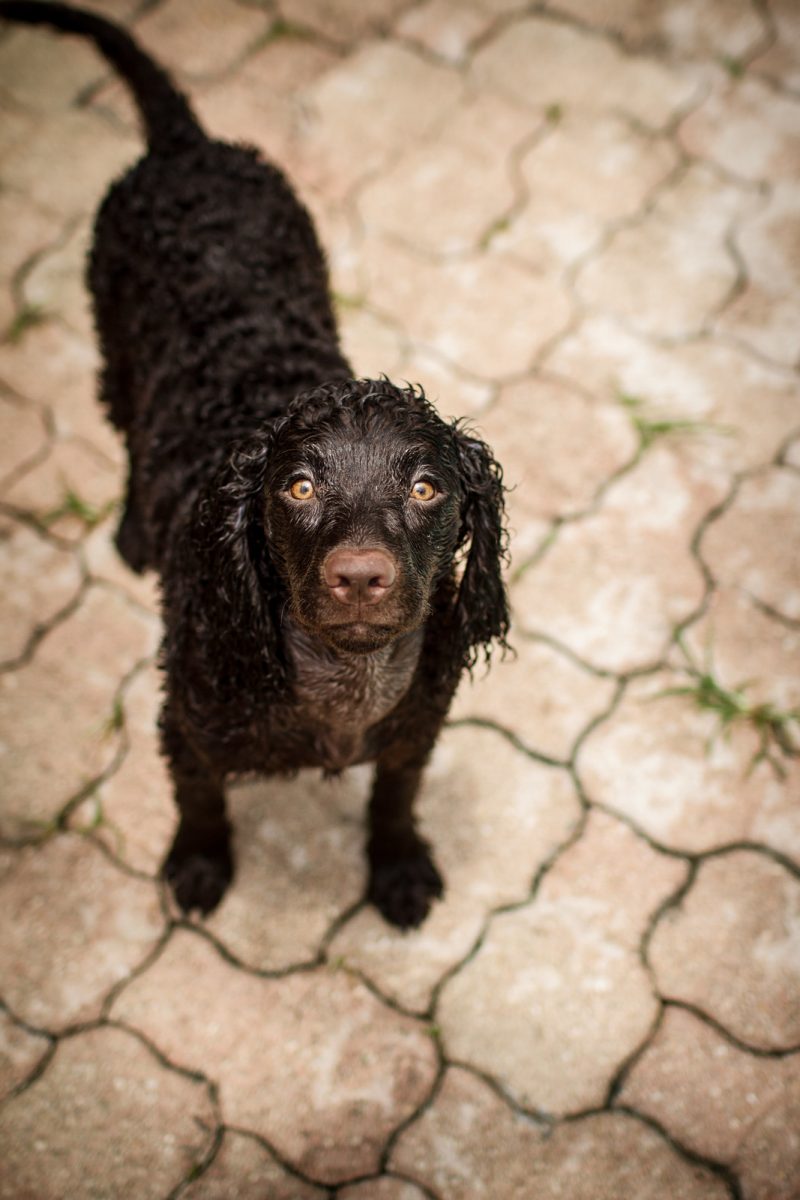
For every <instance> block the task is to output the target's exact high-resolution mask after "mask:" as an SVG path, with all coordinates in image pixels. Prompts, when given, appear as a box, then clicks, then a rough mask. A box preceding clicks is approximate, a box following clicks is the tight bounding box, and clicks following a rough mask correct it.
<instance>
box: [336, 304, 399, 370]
mask: <svg viewBox="0 0 800 1200" xmlns="http://www.w3.org/2000/svg"><path fill="white" fill-rule="evenodd" d="M339 327H340V331H341V342H342V349H343V350H344V352H345V355H346V356H347V359H348V361H349V362H350V363H351V365H352V367H353V370H354V371H355V373H356V375H358V376H365V377H367V378H372V379H374V378H376V377H377V376H378V375H381V374H383V375H388V376H389V377H390V378H392V377H399V375H400V373H401V371H402V365H403V363H404V361H405V354H404V347H403V344H402V340H401V335H400V333H399V332H398V330H397V329H393V328H392V327H391V325H389V324H388V323H387V322H386V321H383V320H381V319H380V318H379V317H376V316H375V315H374V314H373V313H371V312H368V311H367V310H366V309H364V308H351V307H344V308H343V309H341V311H340V313H339Z"/></svg>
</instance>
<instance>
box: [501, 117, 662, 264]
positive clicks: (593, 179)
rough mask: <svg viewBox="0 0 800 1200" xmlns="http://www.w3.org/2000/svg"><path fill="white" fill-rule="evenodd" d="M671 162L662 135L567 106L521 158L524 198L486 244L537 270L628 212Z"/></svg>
mask: <svg viewBox="0 0 800 1200" xmlns="http://www.w3.org/2000/svg"><path fill="white" fill-rule="evenodd" d="M676 162H677V154H676V151H675V148H674V146H673V145H672V143H671V142H670V141H668V140H667V139H662V138H655V137H652V136H648V135H646V134H645V133H643V132H641V131H640V130H637V129H635V128H632V127H631V125H630V123H629V122H628V121H626V120H623V119H622V118H620V117H617V116H613V115H608V116H598V115H597V114H596V113H591V114H590V113H583V112H573V111H572V110H570V109H567V110H566V111H565V112H564V113H562V114H561V115H560V116H559V119H558V120H557V121H556V122H555V123H554V124H553V125H552V128H551V129H550V132H549V133H548V135H547V136H546V137H544V138H541V139H540V140H539V141H538V142H537V143H536V145H534V146H533V147H532V149H531V150H529V151H528V153H527V154H526V155H525V157H524V158H523V159H522V162H521V165H520V174H521V177H522V180H523V182H524V185H525V191H526V193H527V200H526V202H525V204H524V206H523V208H522V209H521V211H520V212H519V213H515V214H514V217H513V219H512V220H510V221H509V222H508V223H507V225H506V227H504V228H501V229H499V230H498V232H497V234H496V236H495V237H494V238H493V239H492V247H493V248H496V249H500V250H504V251H508V252H509V253H512V254H514V255H515V256H516V257H519V258H522V259H524V260H525V261H526V262H528V263H530V264H531V265H532V266H533V267H536V268H538V269H539V270H548V269H551V268H553V267H556V268H557V267H559V266H561V265H566V264H570V263H573V262H575V261H576V259H578V258H579V257H580V256H581V255H583V254H585V253H586V252H587V251H588V250H589V248H590V247H591V246H592V245H593V244H595V243H596V242H597V241H598V239H599V238H600V237H601V235H602V233H603V230H604V229H605V228H606V227H607V226H608V225H609V223H611V222H615V221H619V220H623V219H625V218H628V217H631V216H633V215H634V214H635V213H636V212H637V211H638V210H639V209H640V208H641V207H642V205H643V204H644V203H645V201H646V200H647V198H648V196H649V195H650V194H651V193H652V192H653V191H654V189H655V188H656V187H657V186H658V185H659V184H661V183H662V182H663V181H664V180H665V179H666V178H667V176H668V174H669V173H670V171H672V170H673V169H674V167H675V165H676ZM587 196H591V204H587Z"/></svg>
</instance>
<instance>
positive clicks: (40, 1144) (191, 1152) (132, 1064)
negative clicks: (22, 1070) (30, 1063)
mask: <svg viewBox="0 0 800 1200" xmlns="http://www.w3.org/2000/svg"><path fill="white" fill-rule="evenodd" d="M112 1113H113V1124H111V1123H110V1122H109V1115H110V1114H112ZM214 1124H215V1122H214V1114H213V1109H212V1107H211V1103H210V1101H209V1097H208V1094H207V1091H206V1088H205V1086H204V1085H203V1084H202V1083H200V1082H198V1081H197V1080H194V1079H190V1078H188V1077H187V1076H186V1075H181V1074H178V1073H177V1072H175V1071H170V1070H168V1069H166V1068H165V1067H164V1066H163V1065H162V1064H161V1063H160V1062H159V1061H158V1060H157V1059H156V1058H155V1056H154V1055H153V1054H152V1052H151V1051H150V1050H148V1049H147V1048H146V1047H145V1046H144V1045H143V1044H142V1043H141V1041H140V1040H139V1039H138V1038H136V1037H134V1036H133V1035H132V1034H130V1033H126V1032H124V1031H123V1030H121V1029H93V1030H89V1031H88V1032H86V1033H82V1034H81V1035H80V1036H77V1037H71V1038H65V1039H64V1040H63V1041H62V1042H61V1043H60V1044H59V1046H58V1048H57V1049H56V1053H55V1057H54V1059H53V1061H52V1063H51V1064H50V1066H49V1067H48V1069H47V1071H46V1072H45V1073H44V1075H42V1076H41V1078H40V1079H38V1080H37V1081H36V1082H35V1083H34V1084H33V1085H32V1086H31V1087H29V1088H28V1089H27V1090H26V1091H24V1092H22V1093H21V1094H20V1095H19V1096H17V1098H16V1099H15V1100H13V1101H12V1102H11V1103H10V1104H7V1105H6V1106H5V1107H4V1108H3V1109H2V1111H0V1139H1V1140H2V1144H3V1174H2V1177H0V1196H2V1197H3V1200H20V1197H21V1196H31V1197H33V1196H35V1197H36V1200H62V1197H64V1196H91V1195H95V1196H98V1195H103V1196H124V1195H128V1196H141V1197H142V1200H160V1197H162V1196H165V1195H166V1194H167V1193H168V1192H169V1191H170V1190H171V1189H172V1188H174V1187H176V1186H177V1184H179V1183H180V1181H181V1179H182V1178H184V1177H185V1176H186V1175H187V1174H188V1173H189V1172H190V1171H191V1170H192V1168H194V1167H195V1166H196V1165H197V1164H198V1163H199V1162H202V1160H203V1158H204V1157H205V1156H206V1155H207V1153H208V1151H209V1149H210V1145H211V1141H212V1137H213V1127H214ZM87 1185H88V1186H87Z"/></svg>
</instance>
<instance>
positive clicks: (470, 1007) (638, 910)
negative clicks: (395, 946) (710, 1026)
mask: <svg viewBox="0 0 800 1200" xmlns="http://www.w3.org/2000/svg"><path fill="white" fill-rule="evenodd" d="M685 877H686V867H685V865H684V864H683V863H681V862H679V861H676V860H675V859H670V858H667V857H666V856H664V855H658V854H656V853H655V851H653V850H651V849H650V848H649V847H648V846H647V845H646V844H645V843H644V842H643V841H641V840H640V839H638V838H637V837H636V836H635V835H634V834H632V833H631V832H630V830H628V829H626V827H625V826H624V825H622V824H620V823H619V822H617V821H614V820H613V819H612V818H611V817H607V816H605V815H603V814H597V815H592V817H591V818H590V820H589V825H588V827H587V829H586V831H585V833H584V834H583V837H582V838H581V839H580V840H579V841H578V842H577V843H576V844H575V845H574V846H572V847H570V849H569V850H567V851H566V852H565V853H564V855H563V856H562V857H561V858H560V859H559V860H558V862H557V864H556V865H555V867H553V869H552V871H551V872H550V873H549V874H548V875H546V876H545V879H544V881H543V883H542V885H541V887H540V889H539V891H538V892H537V894H536V898H535V900H534V901H533V902H532V903H531V904H529V905H527V906H525V907H523V908H519V909H517V910H515V911H513V912H509V913H506V914H502V915H501V916H498V917H496V918H495V919H494V921H493V922H492V924H491V926H490V929H489V932H488V934H487V937H486V940H485V941H484V943H483V945H482V946H481V948H480V950H479V951H478V953H477V955H476V956H475V957H474V958H473V959H472V960H471V961H470V962H469V963H468V964H467V965H466V966H465V967H463V968H462V970H461V971H460V972H459V973H458V974H457V975H455V976H454V977H453V978H452V979H450V980H449V982H448V983H446V984H445V987H444V990H443V992H442V995H441V999H440V1003H439V1007H438V1010H437V1020H438V1021H439V1023H440V1024H441V1027H442V1034H443V1038H444V1046H445V1053H446V1054H447V1056H448V1057H452V1058H455V1060H456V1061H458V1062H466V1063H469V1064H471V1065H472V1066H475V1067H477V1068H479V1069H480V1070H482V1071H485V1072H487V1073H488V1074H491V1075H492V1076H494V1077H495V1078H496V1079H498V1081H499V1082H500V1083H501V1084H502V1086H503V1087H504V1088H505V1089H507V1090H508V1091H509V1092H510V1093H511V1094H512V1095H513V1096H514V1097H515V1099H517V1100H519V1101H520V1102H521V1103H522V1104H524V1105H525V1106H526V1107H529V1108H534V1109H538V1110H543V1111H545V1112H549V1113H565V1112H577V1111H580V1110H581V1109H584V1108H588V1107H593V1106H595V1105H601V1104H602V1103H603V1098H604V1096H605V1093H606V1091H607V1089H608V1086H609V1084H610V1083H611V1079H612V1077H613V1075H614V1072H615V1069H616V1068H617V1067H618V1066H619V1064H620V1063H621V1062H622V1061H623V1060H624V1059H625V1058H626V1057H627V1055H629V1054H630V1053H632V1051H634V1050H635V1049H636V1048H637V1046H638V1045H639V1043H640V1042H641V1041H642V1039H643V1038H644V1037H645V1036H646V1034H647V1032H648V1030H649V1028H650V1026H651V1024H652V1022H653V1020H654V1018H655V1016H656V1013H657V1010H658V1002H657V1000H656V997H655V995H654V993H653V988H652V984H651V982H650V979H649V978H648V976H647V973H646V971H645V970H644V968H643V966H642V964H641V962H640V960H639V952H638V947H639V939H640V938H641V936H642V934H643V932H644V930H645V928H646V925H647V922H648V920H649V918H650V916H651V915H652V913H653V911H654V910H655V909H656V907H657V906H658V905H659V904H660V903H662V902H663V901H664V900H665V899H666V898H667V897H668V896H669V895H670V893H671V892H673V891H674V890H675V889H676V888H677V887H678V886H679V885H680V884H681V883H682V882H683V880H684V879H685ZM500 979H504V980H506V984H505V987H503V988H502V990H501V989H499V988H498V982H497V981H498V980H500ZM599 1029H602V1031H603V1035H602V1038H599V1037H598V1034H597V1031H598V1030H599Z"/></svg>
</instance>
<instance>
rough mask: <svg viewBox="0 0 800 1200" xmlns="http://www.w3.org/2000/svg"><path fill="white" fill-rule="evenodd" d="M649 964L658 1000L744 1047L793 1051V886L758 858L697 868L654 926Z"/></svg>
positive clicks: (797, 1034)
mask: <svg viewBox="0 0 800 1200" xmlns="http://www.w3.org/2000/svg"><path fill="white" fill-rule="evenodd" d="M649 959H650V962H651V963H652V966H653V969H654V971H655V975H656V979H657V981H658V987H659V990H660V991H661V993H662V994H663V995H664V996H665V997H666V998H668V999H673V1000H682V1001H684V1002H685V1003H688V1004H692V1005H694V1006H696V1007H697V1008H700V1009H702V1010H703V1012H705V1013H707V1014H708V1015H709V1016H710V1017H712V1018H713V1019H714V1020H715V1021H717V1022H719V1024H720V1025H722V1026H723V1028H724V1029H727V1030H728V1031H729V1032H730V1033H732V1034H733V1035H734V1037H737V1038H739V1039H740V1040H741V1041H743V1042H745V1043H746V1044H747V1045H749V1046H754V1047H757V1048H762V1049H766V1050H781V1049H788V1048H794V1047H797V1046H798V1045H799V1044H800V1009H798V1006H797V1003H796V1000H797V989H798V983H799V981H800V882H798V880H797V879H796V878H794V876H792V875H790V874H789V872H788V871H787V870H786V869H785V868H784V867H782V866H779V865H778V863H776V862H773V861H772V860H771V859H770V858H768V857H766V856H765V855H763V854H758V853H756V852H754V851H750V850H734V851H730V852H729V853H727V854H723V855H720V856H719V857H716V858H711V859H707V860H705V861H704V862H702V863H701V864H700V868H699V871H698V875H697V878H696V880H695V881H694V883H693V885H692V887H691V889H690V890H689V893H688V895H687V896H686V897H685V899H684V900H683V901H682V903H681V905H680V906H679V907H677V908H672V909H669V910H668V911H667V912H666V913H665V914H664V915H663V916H662V918H661V919H660V921H659V922H658V924H657V925H656V928H655V932H654V934H653V937H652V940H651V942H650V946H649Z"/></svg>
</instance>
